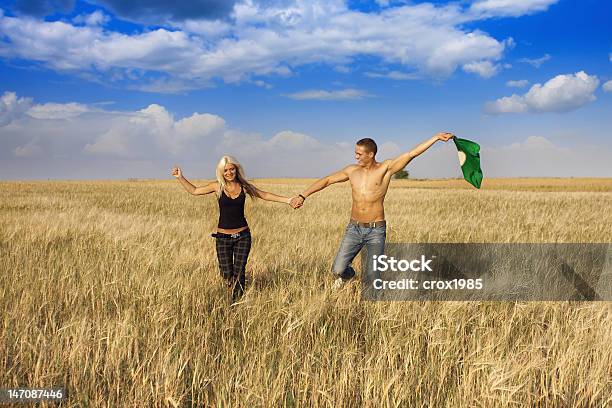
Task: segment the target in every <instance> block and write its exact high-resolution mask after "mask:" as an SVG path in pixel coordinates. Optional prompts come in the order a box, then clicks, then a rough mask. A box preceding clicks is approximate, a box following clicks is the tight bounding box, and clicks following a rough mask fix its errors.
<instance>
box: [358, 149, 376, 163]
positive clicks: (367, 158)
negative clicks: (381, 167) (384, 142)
mask: <svg viewBox="0 0 612 408" xmlns="http://www.w3.org/2000/svg"><path fill="white" fill-rule="evenodd" d="M372 159H374V153H373V152H368V151H367V149H366V148H365V147H363V146H359V145H355V160H357V164H358V165H360V166H362V167H363V166H367V165H368V164H370V163H371V162H372Z"/></svg>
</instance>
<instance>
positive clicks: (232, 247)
mask: <svg viewBox="0 0 612 408" xmlns="http://www.w3.org/2000/svg"><path fill="white" fill-rule="evenodd" d="M172 175H173V176H174V177H176V178H177V179H178V181H179V182H180V183H181V185H182V186H183V187H184V188H185V190H187V192H188V193H190V194H192V195H206V194H210V193H213V192H214V193H216V195H217V201H218V203H219V222H218V224H217V232H216V233H215V234H212V236H213V237H215V238H216V249H217V259H218V261H219V269H220V271H221V276H222V277H223V278H224V279H225V281H226V283H227V285H228V286H229V287H230V288H232V289H233V290H232V301H233V302H235V301H237V300H238V299H239V298H240V297H241V296H242V294H243V292H244V289H245V270H246V263H247V259H248V257H249V252H250V250H251V233H250V231H249V226H248V224H247V220H246V218H245V217H244V204H245V201H246V196H247V194H248V195H249V196H250V197H251V198H261V199H262V200H266V201H274V202H277V203H285V204H288V205H289V203H290V201H291V198H289V197H284V196H280V195H276V194H272V193H268V192H266V191H262V190H260V189H258V188H257V187H255V186H254V185H253V184H251V183H250V182H249V181H248V180H247V178H246V176H245V173H244V169H243V167H242V166H241V165H240V163H239V162H238V160H236V159H235V158H233V157H232V156H223V157H222V158H221V160H219V164H217V171H216V176H217V181H214V182H212V183H209V184H207V185H205V186H203V187H196V186H194V185H193V184H192V183H191V182H189V180H187V179H186V178H185V177H184V176H183V172H182V171H181V169H180V168H179V167H173V168H172Z"/></svg>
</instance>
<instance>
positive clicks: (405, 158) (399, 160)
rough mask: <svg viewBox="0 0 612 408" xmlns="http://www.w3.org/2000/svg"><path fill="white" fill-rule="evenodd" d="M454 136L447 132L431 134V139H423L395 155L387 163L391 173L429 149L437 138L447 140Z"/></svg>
mask: <svg viewBox="0 0 612 408" xmlns="http://www.w3.org/2000/svg"><path fill="white" fill-rule="evenodd" d="M454 136H455V135H453V134H452V133H449V132H441V133H438V134H437V135H435V136H433V137H432V138H431V139H428V140H426V141H424V142H423V143H421V144H419V145H418V146H415V147H414V148H413V149H412V150H410V151H409V152H406V153H404V154H401V155H399V156H397V157H396V158H395V159H391V163H390V164H389V171H390V172H391V174H395V173H397V172H398V171H400V170H402V169H403V168H404V167H406V165H408V163H410V161H411V160H412V159H414V158H415V157H417V156H418V155H420V154H421V153H423V152H424V151H425V150H427V149H429V148H430V147H431V146H432V145H433V144H434V143H436V142H437V141H438V140H443V141H445V142H447V141H448V140H450V139H451V138H453V137H454Z"/></svg>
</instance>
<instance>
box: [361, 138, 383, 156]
mask: <svg viewBox="0 0 612 408" xmlns="http://www.w3.org/2000/svg"><path fill="white" fill-rule="evenodd" d="M356 145H357V146H363V147H365V149H366V150H367V151H368V152H374V156H376V152H377V151H378V146H376V142H375V141H374V140H372V139H370V138H369V137H366V138H364V139H360V140H358V141H357V143H356Z"/></svg>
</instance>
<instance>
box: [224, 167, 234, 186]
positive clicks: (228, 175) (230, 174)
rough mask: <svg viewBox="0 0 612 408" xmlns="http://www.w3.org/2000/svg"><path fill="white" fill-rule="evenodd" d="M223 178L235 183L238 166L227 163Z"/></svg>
mask: <svg viewBox="0 0 612 408" xmlns="http://www.w3.org/2000/svg"><path fill="white" fill-rule="evenodd" d="M223 178H224V179H225V181H228V182H229V181H235V180H236V166H235V165H234V164H232V163H227V164H226V165H225V168H224V169H223Z"/></svg>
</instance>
